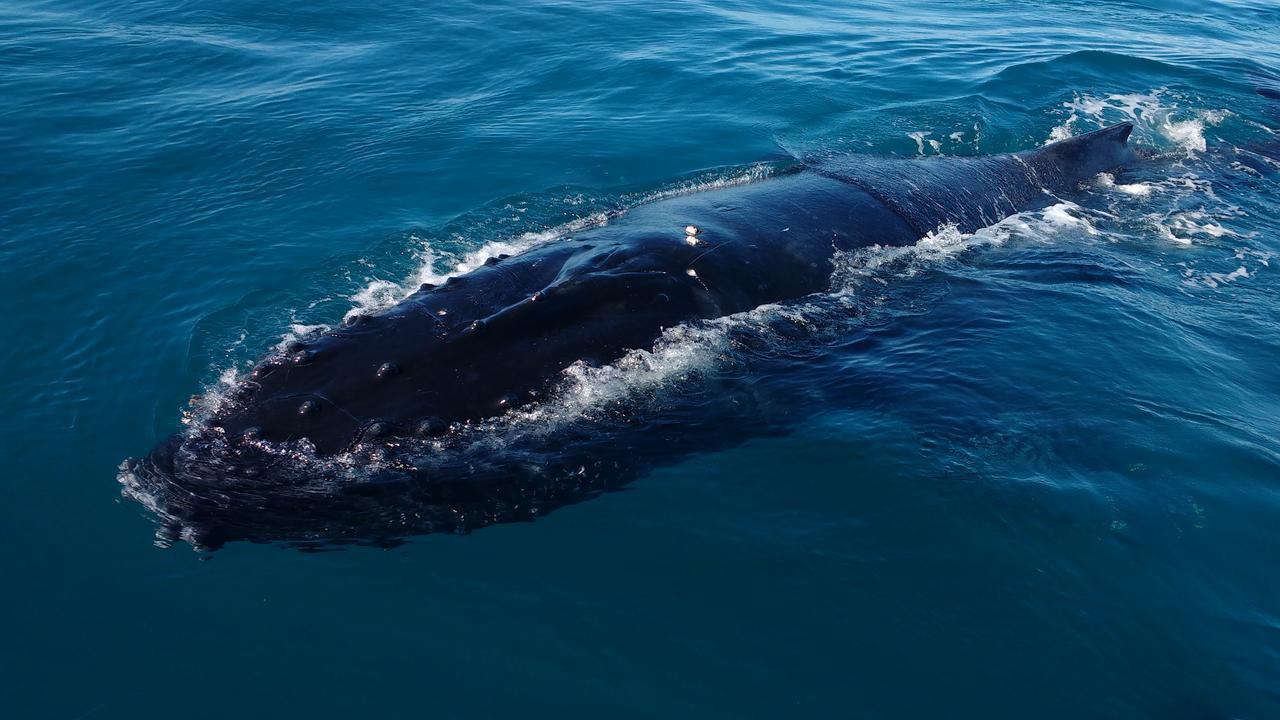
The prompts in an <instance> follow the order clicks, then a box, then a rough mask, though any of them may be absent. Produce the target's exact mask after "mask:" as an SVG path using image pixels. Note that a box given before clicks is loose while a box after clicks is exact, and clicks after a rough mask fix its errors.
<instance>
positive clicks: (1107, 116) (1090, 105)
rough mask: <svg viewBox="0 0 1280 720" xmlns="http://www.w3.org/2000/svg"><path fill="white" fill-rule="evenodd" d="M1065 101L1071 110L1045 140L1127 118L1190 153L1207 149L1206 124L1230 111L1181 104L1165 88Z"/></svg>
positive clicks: (1220, 119) (1160, 140) (1144, 133)
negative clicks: (1187, 107)
mask: <svg viewBox="0 0 1280 720" xmlns="http://www.w3.org/2000/svg"><path fill="white" fill-rule="evenodd" d="M1062 105H1063V107H1064V108H1066V109H1067V111H1068V113H1069V114H1068V116H1067V118H1066V119H1065V120H1063V121H1062V122H1061V123H1059V124H1058V125H1056V126H1054V128H1053V129H1052V130H1050V131H1049V137H1048V139H1047V140H1046V141H1045V144H1048V143H1051V142H1057V141H1059V140H1065V139H1067V138H1069V137H1072V136H1074V135H1076V134H1078V133H1080V132H1083V131H1087V130H1091V129H1097V128H1100V127H1103V126H1105V125H1108V124H1112V123H1115V122H1119V121H1121V120H1127V121H1129V122H1132V123H1133V124H1134V125H1135V127H1136V128H1137V130H1138V133H1139V135H1142V136H1144V137H1146V138H1148V139H1150V140H1152V141H1155V142H1156V143H1158V144H1168V145H1173V146H1175V147H1177V148H1180V149H1181V150H1182V151H1184V152H1185V153H1187V154H1188V155H1191V154H1194V153H1199V152H1204V151H1205V150H1206V148H1207V147H1208V143H1207V141H1206V140H1205V130H1206V128H1209V127H1213V126H1216V125H1220V124H1222V122H1223V121H1224V120H1226V118H1227V117H1229V116H1230V115H1231V112H1230V111H1228V110H1217V109H1205V110H1199V109H1186V108H1182V107H1181V106H1180V104H1179V100H1178V99H1177V98H1176V97H1175V96H1174V95H1173V94H1172V93H1170V92H1169V91H1168V90H1165V89H1163V88H1162V89H1157V90H1152V91H1150V92H1147V93H1116V94H1111V95H1107V96H1105V97H1098V96H1092V95H1076V96H1075V97H1074V98H1072V99H1071V100H1069V101H1067V102H1065V103H1063V104H1062ZM1082 126H1088V127H1082Z"/></svg>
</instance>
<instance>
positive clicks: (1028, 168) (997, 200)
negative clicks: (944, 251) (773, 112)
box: [814, 123, 1133, 236]
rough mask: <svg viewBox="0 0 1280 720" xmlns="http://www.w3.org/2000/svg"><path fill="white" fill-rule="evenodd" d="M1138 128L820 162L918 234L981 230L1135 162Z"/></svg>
mask: <svg viewBox="0 0 1280 720" xmlns="http://www.w3.org/2000/svg"><path fill="white" fill-rule="evenodd" d="M1132 131H1133V125H1131V124H1130V123H1121V124H1119V125H1113V126H1111V127H1108V128H1103V129H1102V130H1098V131H1095V132H1091V133H1088V134H1086V135H1080V136H1077V137H1072V138H1067V139H1066V140H1061V141H1059V142H1055V143H1051V144H1049V145H1045V146H1044V147H1041V148H1037V149H1035V150H1027V151H1024V152H1019V153H1012V154H1005V155H988V156H982V157H930V158H913V159H905V158H892V157H874V156H870V157H869V156H849V157H842V158H838V159H834V160H827V161H824V162H822V163H817V164H815V166H814V168H815V169H816V170H817V171H819V172H823V173H826V174H828V175H831V176H833V177H838V178H840V179H842V180H845V181H847V182H851V183H854V184H855V185H858V186H859V187H861V188H862V189H864V190H866V191H867V192H868V193H870V194H871V195H873V196H875V197H876V198H878V199H879V200H880V201H881V202H883V203H884V204H885V205H886V206H888V207H889V208H891V209H892V210H893V211H894V212H896V213H897V214H898V215H899V216H900V217H902V219H903V220H905V221H906V222H907V223H908V224H909V225H910V226H911V227H912V229H913V230H914V231H915V232H916V234H917V236H923V235H925V234H926V233H929V232H932V231H934V230H937V229H938V228H939V227H941V226H943V225H955V226H956V227H957V228H958V229H959V230H960V231H962V232H973V231H975V230H978V229H979V228H983V227H987V226H989V225H993V224H995V223H997V222H999V221H1000V220H1002V219H1004V218H1006V217H1008V216H1010V215H1012V214H1014V213H1017V212H1022V211H1024V210H1028V209H1032V208H1034V207H1036V206H1037V205H1042V204H1045V203H1046V202H1047V201H1051V199H1052V195H1053V194H1054V193H1060V192H1066V191H1069V190H1072V189H1074V188H1075V187H1076V186H1077V185H1079V184H1080V183H1082V182H1084V181H1085V180H1088V179H1089V178H1091V177H1093V176H1094V175H1097V174H1098V173H1100V172H1105V171H1107V170H1113V169H1115V168H1117V167H1120V166H1122V165H1124V164H1126V163H1128V162H1130V161H1131V160H1132V159H1133V152H1132V150H1131V149H1130V148H1129V146H1128V139H1129V134H1130V133H1131V132H1132Z"/></svg>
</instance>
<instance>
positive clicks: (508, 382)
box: [120, 123, 1134, 549]
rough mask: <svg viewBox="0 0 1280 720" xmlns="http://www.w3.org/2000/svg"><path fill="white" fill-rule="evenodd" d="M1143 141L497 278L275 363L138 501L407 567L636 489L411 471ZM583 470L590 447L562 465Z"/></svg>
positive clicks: (747, 189)
mask: <svg viewBox="0 0 1280 720" xmlns="http://www.w3.org/2000/svg"><path fill="white" fill-rule="evenodd" d="M1131 131H1132V126H1131V125H1130V124H1129V123H1124V124H1119V125H1114V126H1111V127H1108V128H1104V129H1102V130H1098V131H1096V132H1092V133H1089V134H1086V135H1080V136H1077V137H1073V138H1069V139H1066V140H1062V141H1059V142H1055V143H1052V144H1049V145H1046V146H1043V147H1039V148H1036V149H1032V150H1027V151H1024V152H1019V153H1013V154H1004V155H991V156H975V157H946V158H943V157H931V158H912V159H906V158H894V157H878V156H857V155H851V156H845V157H840V158H834V159H826V160H823V161H820V162H815V163H803V162H799V161H797V162H796V163H795V165H794V166H793V167H791V168H789V169H788V170H787V171H785V172H781V173H778V174H775V175H773V176H770V177H767V178H765V179H763V180H759V181H756V182H752V183H748V184H744V185H738V186H733V187H726V188H720V189H714V190H707V191H703V192H699V193H694V194H689V195H685V196H680V197H674V198H669V199H665V200H659V201H656V202H653V203H650V204H647V205H641V206H639V207H636V208H632V209H630V210H628V211H627V212H626V213H625V214H623V215H621V216H620V217H618V218H616V219H615V220H613V221H612V222H610V223H608V224H606V225H603V226H601V227H598V228H594V229H591V230H587V231H584V232H581V233H577V234H575V235H574V236H573V237H571V238H563V239H561V240H558V241H553V242H549V243H546V244H543V245H541V246H537V247H535V248H532V249H529V250H527V251H525V252H523V253H520V254H518V255H515V256H510V257H507V256H499V257H495V258H490V259H489V260H488V261H487V262H486V263H485V264H484V265H483V266H481V267H479V268H477V269H475V270H473V271H472V272H470V273H467V274H465V275H460V276H455V277H452V278H450V279H449V280H448V281H447V282H445V283H444V284H442V285H440V286H438V287H437V286H433V285H423V286H422V287H421V288H420V289H419V290H418V291H417V292H415V293H413V294H412V295H410V296H409V297H407V298H406V299H404V300H403V301H401V302H400V303H399V304H397V305H395V306H393V307H391V308H389V309H387V310H385V311H383V312H380V313H377V314H372V315H357V316H352V317H349V318H348V320H347V322H345V323H344V324H343V326H342V327H340V328H337V329H334V330H332V331H329V332H326V333H324V334H323V335H320V336H318V337H315V338H312V339H309V340H306V341H303V342H294V343H292V344H291V345H290V346H289V347H288V348H287V351H286V352H284V353H283V354H274V355H272V356H269V357H267V358H265V359H264V360H262V361H261V362H259V363H258V364H257V366H256V367H255V368H254V369H253V370H252V372H251V373H249V374H248V375H247V377H245V378H244V379H242V380H240V381H238V382H237V383H236V385H235V387H234V388H233V389H232V390H231V391H229V392H228V393H227V394H226V397H224V398H223V399H222V401H221V402H220V403H219V404H218V406H217V408H216V409H215V410H214V411H212V413H211V414H210V416H209V417H208V418H206V419H204V420H203V421H202V422H200V423H198V424H196V425H195V426H193V427H191V428H189V429H188V430H186V431H184V432H181V433H178V434H175V435H173V436H171V437H169V438H168V439H166V440H165V441H163V442H161V443H160V444H159V445H158V446H157V447H156V448H155V449H154V450H152V451H151V452H150V453H149V454H148V455H147V456H145V457H143V458H141V459H130V460H126V461H125V463H124V464H123V465H122V467H121V471H120V480H121V482H122V483H123V485H124V494H125V495H126V497H129V498H132V499H134V500H137V501H139V502H141V503H143V504H144V505H145V506H146V507H147V508H148V509H150V510H151V511H152V512H153V513H154V514H155V516H157V517H158V518H159V521H160V526H161V529H160V530H159V531H158V537H159V538H160V539H161V541H162V542H164V543H167V542H170V541H172V540H175V539H183V540H186V541H188V542H190V543H191V544H192V545H193V546H195V547H197V548H198V549H213V548H217V547H219V546H221V545H223V544H225V543H226V542H230V541H234V540H248V541H256V542H280V543H284V544H293V545H297V546H300V547H303V548H307V547H319V546H327V545H332V544H344V543H361V544H375V545H393V544H396V543H398V542H400V541H402V539H403V538H404V537H406V536H408V535H414V534H422V533H427V532H436V531H466V530H469V529H472V528H475V527H480V526H483V525H488V524H491V523H494V522H503V521H512V520H527V519H532V518H533V517H535V516H537V515H538V514H539V513H544V512H546V511H547V510H549V509H552V508H554V507H556V506H559V505H563V504H566V503H569V502H575V501H577V500H580V499H582V498H584V497H589V496H591V495H592V494H594V493H596V492H598V491H599V490H600V489H601V488H603V487H612V486H614V485H617V484H620V483H621V480H619V481H617V482H615V483H612V484H611V483H609V482H603V483H594V484H593V483H583V482H580V481H577V480H572V479H570V477H571V476H573V475H574V474H573V473H568V474H562V475H555V474H554V473H551V474H548V473H547V472H540V471H538V470H536V469H534V470H530V469H528V468H522V469H514V468H510V467H503V466H502V464H501V463H495V465H494V467H493V468H489V469H487V470H485V471H483V472H478V471H476V470H475V469H474V468H470V469H467V468H464V467H461V466H459V467H453V468H450V467H448V466H447V465H446V466H435V467H424V466H421V465H420V464H419V465H415V464H414V463H413V462H412V461H405V462H401V463H398V464H397V462H396V461H395V457H396V453H397V452H399V451H400V450H402V449H403V448H406V447H417V448H419V451H420V452H421V449H422V448H428V449H429V447H430V443H432V442H436V441H439V440H440V439H442V438H447V437H448V436H449V435H450V434H451V433H454V432H456V431H457V430H458V428H461V427H465V426H468V425H469V424H471V423H477V422H481V421H484V420H485V419H487V418H493V417H495V416H500V415H502V414H503V413H506V412H508V411H510V410H512V409H513V408H516V407H519V406H521V405H525V404H527V403H531V402H536V401H538V400H539V398H542V397H544V396H545V395H546V393H548V392H550V391H551V390H552V389H553V388H554V386H555V384H556V383H557V382H558V380H560V379H561V378H562V377H563V372H564V371H565V369H566V368H568V367H570V366H572V365H574V364H575V363H584V362H585V363H587V364H590V365H597V366H598V365H603V364H608V363H611V362H614V361H616V360H618V359H619V358H620V357H622V356H623V355H625V354H626V353H627V352H628V351H631V350H634V349H644V348H651V347H652V346H653V344H654V342H655V341H656V340H657V339H658V338H659V336H660V335H661V334H662V332H663V331H664V329H668V328H672V327H674V326H678V325H680V324H681V323H690V322H698V321H701V320H708V319H713V318H720V317H723V316H727V315H732V314H735V313H740V312H744V311H749V310H752V309H753V308H757V307H759V306H762V305H766V304H774V303H786V302H788V301H795V300H798V299H800V298H804V297H805V296H808V295H811V294H814V293H822V292H824V291H826V290H827V289H828V288H829V287H830V284H831V281H832V272H833V258H835V257H836V255H837V253H839V252H841V251H849V250H853V249H857V248H860V247H866V246H871V245H882V246H885V245H888V246H892V245H910V244H912V243H915V242H916V241H918V240H919V239H920V238H922V237H924V236H925V235H926V234H928V233H929V232H932V231H935V230H937V229H938V228H939V227H941V226H944V225H947V224H952V225H954V226H955V227H956V228H957V229H958V230H960V231H961V232H973V231H976V230H979V229H981V228H983V227H986V226H990V225H993V224H995V223H997V222H998V221H1000V220H1001V219H1003V218H1005V217H1008V216H1010V215H1012V214H1014V213H1017V212H1020V211H1024V210H1028V209H1035V208H1037V207H1043V206H1045V205H1047V204H1049V202H1050V201H1052V199H1053V195H1055V194H1060V193H1069V192H1071V191H1073V190H1075V189H1076V188H1077V187H1078V186H1079V185H1080V184H1081V183H1083V182H1085V181H1086V180H1088V179H1090V178H1092V177H1093V176H1095V175H1097V174H1098V173H1100V172H1105V171H1110V170H1115V169H1117V168H1119V167H1122V166H1124V165H1126V164H1128V163H1130V162H1132V160H1133V159H1134V154H1133V152H1132V150H1131V149H1130V148H1129V146H1128V144H1127V140H1128V138H1129V135H1130V132H1131ZM415 444H416V445H415ZM282 448H285V449H287V452H282V451H281V449H282ZM370 450H372V451H374V452H375V454H376V457H378V458H380V459H382V460H383V462H382V464H381V465H380V466H379V467H380V468H382V469H381V470H378V471H375V472H371V473H369V474H368V475H366V476H363V477H361V479H359V480H358V481H353V480H351V479H350V477H349V475H343V476H342V477H340V478H338V477H336V476H333V475H327V473H328V471H327V470H326V469H325V468H332V466H333V465H334V463H332V462H326V461H331V460H333V459H334V458H335V457H339V458H341V457H348V458H349V457H367V455H365V456H360V455H359V452H361V451H370ZM428 451H429V450H428ZM574 452H575V449H574V447H573V446H572V443H570V444H569V445H568V446H567V447H564V448H562V449H561V450H560V451H559V453H558V455H559V456H571V455H573V453H574ZM581 452H582V453H584V454H586V455H587V456H589V457H588V459H590V456H595V455H598V454H599V453H602V452H607V451H606V450H604V449H602V448H600V447H599V446H595V447H584V448H583V449H581ZM353 453H355V455H353ZM388 454H389V455H390V457H391V458H392V459H391V460H390V461H386V458H387V457H388ZM620 454H625V453H622V452H621V451H620ZM298 458H303V460H298ZM578 460H579V458H574V459H573V460H572V461H571V462H569V463H568V465H577V464H578ZM347 464H348V466H349V465H350V464H351V462H350V461H348V463H347ZM357 464H358V461H357ZM616 464H617V463H615V465H616ZM619 467H620V466H619ZM335 472H336V471H335ZM619 472H621V471H619ZM339 474H340V473H339ZM317 478H322V479H317ZM335 478H336V479H335Z"/></svg>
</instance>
